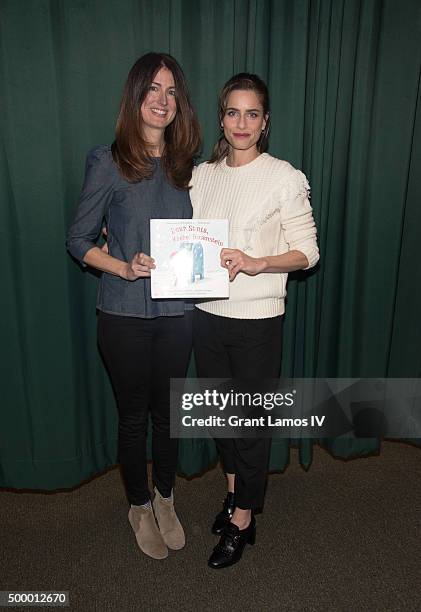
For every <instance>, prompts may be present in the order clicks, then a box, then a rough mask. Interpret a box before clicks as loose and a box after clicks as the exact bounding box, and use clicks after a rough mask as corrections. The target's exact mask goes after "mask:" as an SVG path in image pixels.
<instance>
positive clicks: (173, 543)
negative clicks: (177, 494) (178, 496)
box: [153, 487, 186, 550]
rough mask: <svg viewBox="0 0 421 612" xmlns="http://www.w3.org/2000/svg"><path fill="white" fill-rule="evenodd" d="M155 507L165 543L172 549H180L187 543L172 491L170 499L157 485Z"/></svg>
mask: <svg viewBox="0 0 421 612" xmlns="http://www.w3.org/2000/svg"><path fill="white" fill-rule="evenodd" d="M153 509H154V511H155V516H156V520H157V521H158V526H159V531H160V532H161V534H162V537H163V539H164V542H165V544H166V545H167V546H168V548H171V549H172V550H180V548H183V546H184V545H185V543H186V538H185V535H184V530H183V527H182V526H181V523H180V521H179V520H178V516H177V515H176V513H175V510H174V497H173V494H172V493H171V497H170V499H164V498H163V497H162V495H161V494H160V492H159V491H158V489H157V488H156V487H155V499H154V500H153Z"/></svg>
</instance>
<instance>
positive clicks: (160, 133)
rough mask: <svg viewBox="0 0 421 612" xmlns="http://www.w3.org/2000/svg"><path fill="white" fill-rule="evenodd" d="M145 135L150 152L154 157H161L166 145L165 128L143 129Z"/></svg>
mask: <svg viewBox="0 0 421 612" xmlns="http://www.w3.org/2000/svg"><path fill="white" fill-rule="evenodd" d="M143 137H144V139H145V141H146V143H147V147H148V153H149V155H151V156H152V157H161V155H162V153H163V151H164V147H165V140H164V130H152V129H150V128H149V129H148V128H144V129H143Z"/></svg>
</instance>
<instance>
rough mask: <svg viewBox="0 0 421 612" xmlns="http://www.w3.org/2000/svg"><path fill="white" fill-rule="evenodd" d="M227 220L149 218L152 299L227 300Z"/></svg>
mask: <svg viewBox="0 0 421 612" xmlns="http://www.w3.org/2000/svg"><path fill="white" fill-rule="evenodd" d="M227 246H228V219H151V257H153V259H154V260H155V266H156V268H155V269H154V270H151V291H152V298H202V299H206V298H209V299H212V298H227V297H229V277H228V270H226V269H225V268H222V267H221V261H220V253H221V249H223V248H224V247H227Z"/></svg>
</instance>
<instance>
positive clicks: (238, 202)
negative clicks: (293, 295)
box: [190, 153, 319, 319]
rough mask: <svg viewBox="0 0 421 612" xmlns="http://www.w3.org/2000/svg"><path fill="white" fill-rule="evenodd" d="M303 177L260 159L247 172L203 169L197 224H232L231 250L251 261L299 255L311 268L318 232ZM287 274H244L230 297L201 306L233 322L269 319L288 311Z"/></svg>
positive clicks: (197, 187)
mask: <svg viewBox="0 0 421 612" xmlns="http://www.w3.org/2000/svg"><path fill="white" fill-rule="evenodd" d="M309 191H310V188H309V185H308V182H307V179H306V177H305V176H304V174H303V173H302V172H300V171H299V170H296V169H295V168H293V166H291V164H289V163H288V162H286V161H282V160H280V159H277V158H275V157H272V156H271V155H269V154H267V153H262V154H261V155H259V157H257V158H256V159H254V160H253V161H252V162H250V163H248V164H245V165H244V166H239V167H231V166H228V165H227V163H226V159H224V160H223V161H222V162H220V163H218V164H208V163H207V162H205V163H203V164H200V166H198V167H197V168H195V170H194V172H193V177H192V189H191V191H190V197H191V201H192V205H193V218H196V219H212V218H213V219H228V220H229V245H228V246H229V247H230V248H233V249H240V250H241V251H244V252H245V253H247V255H250V256H251V257H263V256H267V255H279V254H281V253H286V252H287V251H289V250H295V249H296V250H298V251H301V252H302V253H304V255H305V256H306V257H307V259H308V262H309V266H308V268H311V267H312V266H314V265H315V264H316V263H317V261H318V259H319V250H318V248H317V241H316V226H315V224H314V219H313V214H312V208H311V206H310V202H309ZM287 278H288V274H285V273H262V274H258V275H256V276H250V275H247V274H245V273H243V272H240V273H239V274H238V275H237V276H236V278H235V279H234V281H233V282H231V283H230V297H229V299H225V300H212V301H206V302H201V303H199V304H197V305H196V306H197V308H200V309H201V310H204V311H206V312H209V313H212V314H215V315H220V316H223V317H231V318H235V319H266V318H269V317H275V316H277V315H281V314H283V313H284V310H285V304H284V302H285V296H286V283H287Z"/></svg>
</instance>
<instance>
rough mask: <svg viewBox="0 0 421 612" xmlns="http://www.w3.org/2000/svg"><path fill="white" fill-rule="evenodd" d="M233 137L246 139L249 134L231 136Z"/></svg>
mask: <svg viewBox="0 0 421 612" xmlns="http://www.w3.org/2000/svg"><path fill="white" fill-rule="evenodd" d="M233 136H235V138H247V137H248V136H250V134H242V133H241V134H235V133H234V134H233Z"/></svg>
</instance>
